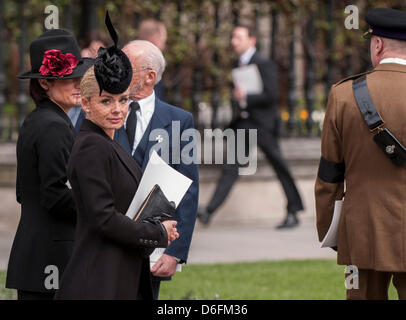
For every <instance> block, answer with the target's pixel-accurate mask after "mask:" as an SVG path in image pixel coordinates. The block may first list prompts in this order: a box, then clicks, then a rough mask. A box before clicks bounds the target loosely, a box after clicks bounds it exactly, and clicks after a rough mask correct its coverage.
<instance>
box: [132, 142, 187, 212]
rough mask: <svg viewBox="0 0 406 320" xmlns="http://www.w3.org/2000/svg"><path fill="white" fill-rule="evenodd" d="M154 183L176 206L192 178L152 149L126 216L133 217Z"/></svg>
mask: <svg viewBox="0 0 406 320" xmlns="http://www.w3.org/2000/svg"><path fill="white" fill-rule="evenodd" d="M156 184H158V185H159V186H160V187H161V190H162V192H163V193H164V194H165V197H166V198H167V199H168V200H169V201H173V202H175V205H176V207H178V205H179V203H180V202H181V201H182V199H183V197H184V195H185V194H186V192H187V190H188V189H189V187H190V185H191V184H192V180H191V179H189V178H188V177H185V176H184V175H183V174H181V173H180V172H178V171H176V170H175V169H173V168H172V167H171V166H170V165H168V164H167V163H166V162H165V161H164V160H162V158H161V157H160V156H159V155H158V154H157V153H156V151H155V150H154V151H153V152H152V155H151V157H150V159H149V161H148V164H147V167H146V168H145V171H144V174H143V175H142V178H141V182H140V185H139V186H138V189H137V192H136V193H135V195H134V198H133V200H132V202H131V204H130V207H129V208H128V210H127V213H126V216H128V217H130V218H131V219H134V217H135V215H136V213H137V212H138V209H139V208H140V207H141V205H142V203H143V202H144V200H145V198H146V197H147V196H148V194H149V192H150V191H151V190H152V188H153V187H154V185H156Z"/></svg>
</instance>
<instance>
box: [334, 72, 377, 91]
mask: <svg viewBox="0 0 406 320" xmlns="http://www.w3.org/2000/svg"><path fill="white" fill-rule="evenodd" d="M372 71H374V70H369V71H367V72H362V73H358V74H353V75H352V76H349V77H347V78H344V79H341V80H340V81H338V82H337V83H335V84H333V87H335V86H338V85H339V84H342V83H343V82H345V81H348V80H354V79H357V78H359V77H361V76H362V75H364V74H368V73H371V72H372Z"/></svg>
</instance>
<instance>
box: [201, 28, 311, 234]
mask: <svg viewBox="0 0 406 320" xmlns="http://www.w3.org/2000/svg"><path fill="white" fill-rule="evenodd" d="M231 45H232V46H233V49H234V51H235V52H236V53H237V54H238V56H239V59H238V61H237V62H236V63H235V67H238V66H245V65H248V64H256V65H257V66H258V70H259V72H260V75H261V78H262V82H263V91H262V92H261V93H259V94H247V93H246V91H245V89H244V88H242V87H240V86H238V85H236V86H235V87H234V90H233V97H232V101H231V103H232V107H233V111H234V117H233V121H232V123H231V125H230V127H231V128H232V129H234V130H237V129H257V139H258V145H259V147H260V148H261V149H262V151H263V152H264V153H265V156H266V158H267V159H268V161H269V162H270V163H271V165H272V166H273V168H274V170H275V172H276V175H277V177H278V179H279V181H280V183H281V184H282V187H283V190H284V192H285V195H286V198H287V215H286V218H285V220H284V221H283V222H282V224H280V225H279V226H277V228H279V229H284V228H293V227H295V226H297V225H298V224H299V220H298V218H297V216H296V213H297V212H298V211H301V210H303V204H302V200H301V198H300V195H299V192H298V190H297V188H296V185H295V182H294V180H293V178H292V176H291V174H290V172H289V169H288V167H287V165H286V162H285V160H284V159H283V156H282V153H281V151H280V148H279V143H278V134H279V133H278V131H279V130H278V129H279V123H280V122H279V121H280V119H279V115H278V110H277V94H278V84H277V75H276V66H275V65H274V64H273V63H272V62H271V61H268V60H266V59H264V58H263V57H261V56H260V55H259V53H258V52H257V50H256V48H255V45H256V35H255V31H254V29H253V28H252V27H251V26H249V25H238V26H236V27H235V29H234V31H233V35H232V39H231ZM236 145H237V144H236ZM237 179H238V164H225V165H224V168H223V172H222V175H221V177H220V179H219V181H218V183H217V187H216V190H215V192H214V194H213V196H212V198H211V200H210V202H209V204H208V206H207V207H201V208H199V211H198V218H199V221H200V222H201V223H203V224H205V225H207V224H209V222H210V220H211V217H212V215H213V213H214V212H215V211H216V210H217V208H218V207H220V206H221V204H222V203H223V202H224V201H225V199H226V198H227V196H228V194H229V192H230V190H231V188H232V186H233V185H234V183H235V182H236V181H237Z"/></svg>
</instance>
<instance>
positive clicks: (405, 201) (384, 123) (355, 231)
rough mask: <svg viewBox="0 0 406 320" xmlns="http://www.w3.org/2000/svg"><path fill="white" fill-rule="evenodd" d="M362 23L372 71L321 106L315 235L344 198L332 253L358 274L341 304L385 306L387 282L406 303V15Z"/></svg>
mask: <svg viewBox="0 0 406 320" xmlns="http://www.w3.org/2000/svg"><path fill="white" fill-rule="evenodd" d="M366 21H367V22H368V24H369V25H370V28H369V31H368V32H366V34H365V37H367V38H370V39H371V40H370V54H371V61H372V65H373V67H374V69H373V70H372V71H369V72H366V73H364V74H360V75H355V76H352V77H349V78H347V79H344V80H342V81H340V82H338V83H337V84H335V85H334V86H333V87H332V88H331V91H330V96H329V99H328V103H327V110H326V115H325V119H324V125H323V131H322V140H321V160H320V166H319V171H318V177H317V180H316V186H315V195H316V213H317V230H318V234H319V239H320V241H322V239H324V237H325V235H326V233H327V230H328V229H329V226H330V224H331V220H332V216H333V210H334V203H335V200H341V199H342V198H343V195H344V191H345V200H344V203H343V207H342V211H341V217H340V222H339V228H338V243H337V248H334V249H336V250H337V251H338V259H337V263H338V264H340V265H352V266H353V268H354V266H355V267H356V268H357V269H358V288H357V286H353V289H350V288H349V287H347V299H387V298H388V287H389V283H390V281H391V278H392V277H393V283H394V286H395V287H396V289H397V291H398V295H399V298H400V299H406V247H405V243H406V233H405V228H406V192H405V191H406V187H405V186H406V149H404V147H402V146H401V144H402V143H403V145H405V144H406V131H405V119H406V107H405V101H406V90H405V89H406V13H404V12H401V11H398V10H394V9H388V8H376V9H373V10H371V11H370V12H368V14H367V16H366ZM387 130H389V131H387ZM402 149H404V150H403V151H402ZM402 162H403V164H402ZM344 183H345V190H344Z"/></svg>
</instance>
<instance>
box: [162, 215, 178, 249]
mask: <svg viewBox="0 0 406 320" xmlns="http://www.w3.org/2000/svg"><path fill="white" fill-rule="evenodd" d="M162 224H163V226H164V227H165V229H166V233H167V234H168V246H169V244H170V243H171V241H174V240H176V239H177V238H179V233H178V230H177V229H176V225H177V224H178V222H177V221H175V220H166V221H164V222H162Z"/></svg>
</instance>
